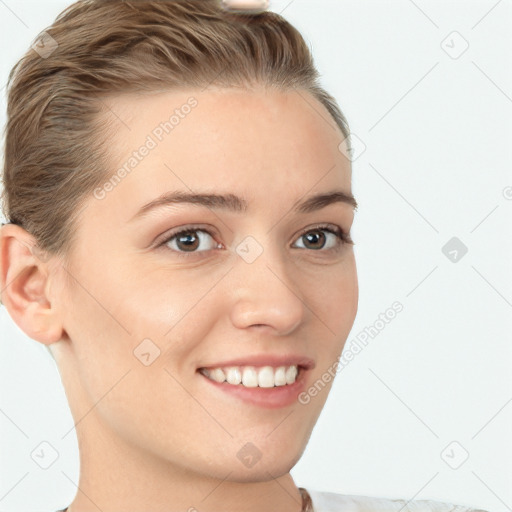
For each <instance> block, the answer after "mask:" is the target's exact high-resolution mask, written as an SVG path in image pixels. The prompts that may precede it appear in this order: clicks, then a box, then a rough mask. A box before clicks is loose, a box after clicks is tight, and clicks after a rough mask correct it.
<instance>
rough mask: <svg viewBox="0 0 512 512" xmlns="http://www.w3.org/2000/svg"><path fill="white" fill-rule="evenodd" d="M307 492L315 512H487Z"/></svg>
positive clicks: (437, 503)
mask: <svg viewBox="0 0 512 512" xmlns="http://www.w3.org/2000/svg"><path fill="white" fill-rule="evenodd" d="M306 490H307V491H308V493H309V495H310V496H311V501H312V502H313V509H314V512H487V511H485V510H481V509H478V510H477V509H474V508H468V507H463V506H461V505H454V504H452V503H444V502H440V501H432V500H412V501H408V500H404V499H401V500H398V499H396V500H395V499H386V498H371V497H369V496H354V495H346V494H336V493H333V492H323V491H315V490H310V489H307V488H306Z"/></svg>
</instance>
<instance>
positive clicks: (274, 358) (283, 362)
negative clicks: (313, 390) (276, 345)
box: [200, 354, 315, 370]
mask: <svg viewBox="0 0 512 512" xmlns="http://www.w3.org/2000/svg"><path fill="white" fill-rule="evenodd" d="M293 365H297V366H301V367H303V368H305V369H306V370H310V369H312V368H314V367H315V361H314V360H313V359H311V358H310V357H306V356H301V355H298V354H289V355H272V354H257V355H254V356H247V357H237V358H236V359H229V360H226V361H222V362H219V363H214V364H208V365H203V366H201V367H200V368H225V367H228V366H272V367H275V368H277V367H279V366H293Z"/></svg>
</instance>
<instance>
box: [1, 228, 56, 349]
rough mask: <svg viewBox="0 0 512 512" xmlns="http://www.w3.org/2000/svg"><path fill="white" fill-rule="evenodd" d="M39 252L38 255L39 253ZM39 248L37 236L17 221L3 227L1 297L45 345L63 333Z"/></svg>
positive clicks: (20, 323) (24, 327) (21, 325)
mask: <svg viewBox="0 0 512 512" xmlns="http://www.w3.org/2000/svg"><path fill="white" fill-rule="evenodd" d="M38 254H39V256H38ZM41 254H42V253H41V252H38V251H37V248H36V240H35V238H34V237H33V236H32V235H31V234H30V233H28V232H27V231H26V230H24V229H23V228H22V227H20V226H17V225H15V224H5V225H3V226H2V227H1V229H0V290H1V300H2V303H3V305H4V306H5V307H6V308H7V310H8V312H9V314H10V316H11V317H12V319H13V320H14V322H16V324H17V325H18V327H19V328H20V329H21V330H22V331H23V332H24V333H25V334H26V335H27V336H28V337H30V338H32V339H33V340H35V341H39V342H40V343H43V344H44V345H50V344H52V343H54V342H56V341H59V340H60V339H61V337H62V334H63V329H62V325H61V322H60V317H59V315H58V311H57V310H56V308H55V304H53V306H52V303H51V301H50V298H49V296H48V292H49V288H50V287H49V271H50V266H49V265H48V261H45V258H44V257H42V256H41Z"/></svg>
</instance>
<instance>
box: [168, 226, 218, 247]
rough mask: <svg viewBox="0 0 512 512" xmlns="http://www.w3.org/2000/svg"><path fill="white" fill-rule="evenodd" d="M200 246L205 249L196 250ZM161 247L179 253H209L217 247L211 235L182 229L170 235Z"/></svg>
mask: <svg viewBox="0 0 512 512" xmlns="http://www.w3.org/2000/svg"><path fill="white" fill-rule="evenodd" d="M201 245H202V246H206V247H204V248H202V249H198V248H199V247H200V246H201ZM161 246H166V247H167V248H169V249H171V250H173V251H176V252H180V253H186V252H191V253H194V252H204V251H209V250H211V249H215V248H216V247H217V246H218V245H217V243H216V242H215V240H214V239H213V237H212V235H211V233H209V232H208V231H206V230H204V229H184V230H181V231H178V232H177V233H174V234H171V236H169V237H168V238H167V239H166V240H164V241H163V242H162V244H161Z"/></svg>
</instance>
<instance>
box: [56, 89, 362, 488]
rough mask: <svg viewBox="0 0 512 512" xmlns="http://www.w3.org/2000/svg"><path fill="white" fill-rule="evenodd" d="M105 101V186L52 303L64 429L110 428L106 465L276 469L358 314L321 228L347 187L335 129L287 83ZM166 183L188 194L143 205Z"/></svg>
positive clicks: (347, 275) (336, 221) (285, 460)
mask: <svg viewBox="0 0 512 512" xmlns="http://www.w3.org/2000/svg"><path fill="white" fill-rule="evenodd" d="M190 98H193V99H190ZM105 103H107V102H105ZM108 107H109V109H111V113H110V110H109V111H108V114H107V117H109V121H110V122H111V128H112V133H113V136H112V138H111V139H110V140H109V146H108V150H109V155H110V164H111V167H110V170H111V172H110V174H109V176H110V177H113V178H112V180H111V182H110V184H107V185H105V186H102V187H100V188H98V189H96V191H95V193H94V196H91V197H90V198H89V199H88V202H87V207H86V208H85V210H83V212H82V214H81V215H82V216H81V220H80V225H79V229H78V231H77V245H76V247H75V250H74V252H73V253H72V256H71V260H70V264H69V266H68V267H67V273H68V277H69V278H70V279H69V280H70V282H69V283H67V284H64V282H65V281H64V279H63V280H62V281H61V288H60V289H59V292H58V293H59V295H58V296H56V297H54V301H53V302H52V304H55V305H56V307H60V311H61V314H62V328H63V331H64V337H63V339H62V340H60V341H58V342H57V343H55V344H54V345H53V347H54V349H55V350H54V352H55V355H56V359H57V361H58V363H59V367H60V369H61V373H62V377H63V381H64V384H65V388H66V393H67V394H68V399H69V400H70V405H71V409H72V412H73V416H74V419H75V422H77V423H78V424H77V427H76V428H77V432H78V436H79V438H80V437H81V436H82V437H87V436H92V435H94V436H95V439H96V442H97V445H96V446H98V447H99V446H100V445H101V442H100V439H103V440H106V439H113V438H115V439H116V440H117V441H116V452H115V453H116V455H114V450H113V445H112V444H110V445H109V444H108V443H107V442H106V441H105V442H104V443H103V445H102V449H103V450H108V449H112V453H111V454H110V455H111V456H112V457H115V456H117V455H118V454H119V453H121V452H119V450H123V449H124V448H127V447H130V449H135V450H137V452H138V453H142V454H144V456H145V457H147V458H149V459H154V460H158V461H159V463H164V464H166V465H169V464H170V465H172V466H175V467H178V468H180V469H183V470H192V471H194V472H196V473H197V472H199V473H204V474H208V475H211V476H216V477H219V478H225V477H226V473H227V469H226V468H229V469H230V470H231V473H230V474H229V478H228V480H235V481H258V480H263V479H267V478H268V474H269V473H270V474H271V475H273V476H274V477H276V476H278V475H281V474H284V473H286V472H288V471H289V470H290V469H291V468H292V467H293V466H294V465H295V463H296V462H297V461H298V459H299V458H300V456H301V454H302V453H303V451H304V449H305V447H306V444H307V441H308V439H309V436H310V434H311V431H312V429H313V426H314V424H315V422H316V421H317V418H318V416H319V414H320V412H321V409H322V407H323V405H324V403H325V400H326V398H327V395H328V392H329V389H330V387H331V385H332V374H333V373H334V372H333V365H335V362H336V358H337V357H338V356H339V355H340V353H341V351H342V349H343V345H344V343H345V341H346V338H347V336H348V334H349V331H350V330H351V328H352V325H353V322H354V318H355V315H356V311H357V302H358V285H357V273H356V264H355V259H354V252H353V246H352V245H351V244H349V243H345V242H343V240H342V239H340V238H339V237H338V236H337V235H336V230H338V229H340V230H342V231H343V232H345V233H349V230H350V228H351V225H352V222H353V217H354V206H353V205H352V204H350V202H348V201H343V200H340V198H342V195H343V194H344V195H346V196H351V170H350V162H349V160H348V159H347V158H346V157H345V156H344V154H343V153H342V152H341V151H340V149H339V147H338V146H339V144H340V143H341V142H342V140H343V139H344V137H343V135H342V134H341V132H340V130H339V129H338V128H337V127H336V125H335V123H334V121H333V120H332V118H331V117H330V116H329V114H328V112H327V110H326V109H325V108H324V107H323V106H322V105H321V104H320V103H319V102H317V101H316V100H315V99H314V98H313V97H312V96H310V95H309V94H307V93H306V92H303V91H300V92H293V91H288V92H277V91H265V90H263V89H258V90H255V91H253V92H249V91H247V90H243V91H240V90H238V91H237V90H232V89H224V90H222V89H220V90H207V91H205V92H201V91H199V90H197V91H194V90H187V91H179V92H177V91H173V92H166V93H159V94H153V95H148V96H145V97H140V96H134V95H129V96H123V97H118V98H114V99H110V100H109V101H108ZM173 115H174V117H173V118H171V116H173ZM166 123H167V124H166ZM143 148H145V149H143ZM123 166H124V172H123V171H119V169H121V168H123ZM177 193H180V194H182V195H187V196H188V195H199V196H201V197H200V198H199V199H197V200H196V201H195V202H188V201H185V200H182V201H180V200H177V199H178V198H177V197H176V196H175V197H174V200H172V201H169V202H167V203H165V202H161V204H160V205H159V206H155V207H153V208H149V207H145V205H147V204H148V203H150V202H152V201H155V200H156V199H159V198H160V199H161V198H163V197H164V196H165V195H169V197H170V199H173V198H172V196H173V195H176V194H177ZM333 193H340V194H339V195H338V196H336V197H337V198H338V200H321V199H320V200H317V201H313V202H311V198H312V197H313V196H317V195H328V194H333ZM182 199H183V198H182ZM331 199H332V198H331ZM301 205H302V206H303V207H302V208H301ZM304 205H306V206H304ZM183 230H188V233H184V234H181V235H178V236H176V233H177V232H179V231H183ZM63 274H66V273H63ZM293 365H298V366H299V367H300V368H299V375H298V379H299V380H298V381H296V383H295V384H292V385H290V384H287V385H286V386H283V385H282V384H283V380H282V379H283V378H284V379H286V372H283V370H278V371H277V373H276V374H274V368H277V367H281V366H285V367H286V368H288V366H293ZM304 365H305V366H306V367H307V369H305V368H302V367H303V366H304ZM264 366H270V367H272V368H271V369H269V368H267V369H265V370H263V372H262V374H261V375H259V373H258V370H259V369H260V368H262V367H264ZM218 367H221V368H225V367H241V368H240V372H241V374H242V375H241V376H242V377H243V382H245V383H246V384H247V386H245V385H244V384H243V383H242V384H230V383H228V382H224V383H223V384H220V383H218V382H214V381H212V380H211V378H208V377H206V376H205V375H203V373H201V372H200V371H199V370H200V369H201V368H209V369H212V368H218ZM245 367H255V368H256V370H257V371H256V372H253V371H251V369H250V368H249V369H247V370H245ZM329 369H331V372H330V373H329ZM225 374H226V375H227V372H225ZM229 374H230V377H229V378H230V380H232V382H236V380H237V379H238V378H239V377H238V373H237V372H236V371H231V372H229ZM283 374H284V377H283ZM212 375H213V376H218V375H222V374H221V372H220V371H218V370H217V371H215V372H212ZM330 375H331V378H329V376H330ZM322 377H323V379H322ZM255 378H256V379H257V378H260V379H261V382H260V381H258V382H260V383H261V384H262V386H263V387H259V386H258V387H254V385H255V381H254V380H251V379H255ZM274 378H275V379H277V384H281V385H276V386H273V384H275V383H276V382H275V380H272V379H274ZM288 378H289V379H290V380H289V382H292V381H293V378H294V376H293V369H292V370H288ZM315 383H316V387H317V392H316V394H315V393H313V394H314V395H315V396H310V397H309V398H310V399H309V400H308V399H307V398H305V394H304V392H306V394H307V390H308V389H309V388H310V387H311V386H314V385H315ZM267 385H270V386H273V387H265V386H267ZM318 390H319V391H318ZM300 393H302V394H301V395H300V396H301V397H302V399H300V400H299V399H298V396H299V394H300ZM308 396H309V395H308ZM99 432H101V433H102V434H101V436H100V434H99ZM82 449H87V450H89V451H90V452H91V453H89V455H88V457H89V458H91V457H92V456H93V455H92V452H93V451H94V449H95V448H94V446H91V445H89V444H87V443H85V444H84V445H83V446H82ZM98 449H99V448H98ZM82 457H84V455H83V454H82Z"/></svg>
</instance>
